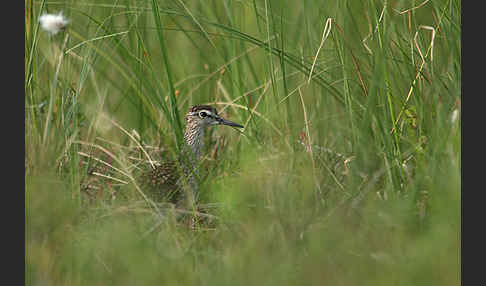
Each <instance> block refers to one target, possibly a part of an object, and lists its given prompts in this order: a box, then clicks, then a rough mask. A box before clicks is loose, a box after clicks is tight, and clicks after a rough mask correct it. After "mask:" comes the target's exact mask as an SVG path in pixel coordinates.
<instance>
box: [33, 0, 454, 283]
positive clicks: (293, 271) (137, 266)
mask: <svg viewBox="0 0 486 286" xmlns="http://www.w3.org/2000/svg"><path fill="white" fill-rule="evenodd" d="M25 2H26V11H25V212H26V222H25V226H26V229H25V230H26V240H25V248H26V258H25V266H26V268H25V277H26V284H27V285H428V286H430V285H459V283H460V281H461V272H460V265H461V253H460V244H461V243H460V242H461V221H460V216H461V215H460V209H461V208H460V200H461V197H460V192H461V187H460V186H461V173H460V170H461V153H460V150H461V116H460V112H461V42H460V39H461V16H460V15H461V1H459V0H435V1H415V0H407V1H377V0H361V1H358V0H342V1H318V0H304V1H277V0H241V1H227V0H221V1H183V0H174V1H164V0H152V1H135V0H121V1H108V0H104V1H87V0H80V1H44V0H39V1H33V0H25ZM59 11H63V15H64V16H65V17H66V18H67V19H69V20H70V22H69V24H68V26H67V28H66V29H65V30H62V31H60V32H59V33H57V34H55V35H49V34H48V33H46V32H45V31H44V30H43V29H42V28H41V26H40V25H39V21H38V18H39V16H40V15H42V14H44V13H58V12H59ZM309 76H311V79H310V80H309ZM194 104H212V105H214V106H215V107H216V108H218V110H220V112H222V113H223V114H224V116H225V117H226V118H228V119H230V120H232V121H235V122H238V123H241V124H243V125H245V129H244V130H243V131H242V132H238V131H237V130H235V129H232V128H228V127H217V128H213V129H210V131H209V132H207V134H206V138H205V140H206V141H205V142H206V144H205V150H204V153H203V154H204V159H203V162H202V166H203V170H204V174H205V176H206V179H205V180H204V181H203V182H202V185H201V192H200V196H199V211H198V212H197V213H194V212H193V211H192V210H186V211H187V212H188V213H189V214H192V215H193V216H194V217H195V218H197V219H198V220H197V221H196V224H195V226H194V228H193V229H192V228H191V227H188V225H187V223H184V222H183V221H181V220H177V219H176V217H175V215H174V214H175V212H176V211H177V210H175V209H173V208H170V207H168V205H167V204H164V203H160V202H154V201H152V200H151V199H150V198H149V197H147V196H146V190H145V189H144V188H143V185H142V184H140V183H139V181H138V180H137V175H138V172H139V169H140V168H143V166H144V165H147V166H148V163H143V162H142V161H143V160H146V159H147V154H148V155H150V156H151V157H153V159H156V160H164V159H166V158H172V157H173V156H174V154H177V152H178V150H179V143H180V142H181V140H182V134H183V128H184V114H185V112H186V111H187V109H188V108H189V107H190V106H192V105H194ZM103 176H104V177H103ZM178 211H179V212H182V211H184V210H178Z"/></svg>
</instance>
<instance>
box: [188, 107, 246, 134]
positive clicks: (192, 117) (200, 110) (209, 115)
mask: <svg viewBox="0 0 486 286" xmlns="http://www.w3.org/2000/svg"><path fill="white" fill-rule="evenodd" d="M186 121H187V122H188V123H193V124H194V123H197V124H198V125H200V126H202V127H206V126H211V125H228V126H233V127H238V128H243V126H242V125H240V124H237V123H234V122H232V121H230V120H227V119H224V118H223V117H221V116H219V115H218V111H217V110H216V108H214V107H212V106H210V105H196V106H193V107H191V108H190V109H189V112H188V113H187V116H186Z"/></svg>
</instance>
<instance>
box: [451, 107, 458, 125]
mask: <svg viewBox="0 0 486 286" xmlns="http://www.w3.org/2000/svg"><path fill="white" fill-rule="evenodd" d="M457 118H459V110H457V109H454V111H452V114H451V123H455V122H456V121H457Z"/></svg>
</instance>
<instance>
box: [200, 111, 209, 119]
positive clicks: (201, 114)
mask: <svg viewBox="0 0 486 286" xmlns="http://www.w3.org/2000/svg"><path fill="white" fill-rule="evenodd" d="M199 116H200V117H201V118H204V117H206V116H208V114H207V113H206V112H204V111H201V112H199Z"/></svg>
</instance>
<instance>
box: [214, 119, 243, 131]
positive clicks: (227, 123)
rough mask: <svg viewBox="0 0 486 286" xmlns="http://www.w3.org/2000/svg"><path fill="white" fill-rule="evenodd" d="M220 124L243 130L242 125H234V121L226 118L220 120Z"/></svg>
mask: <svg viewBox="0 0 486 286" xmlns="http://www.w3.org/2000/svg"><path fill="white" fill-rule="evenodd" d="M218 123H219V124H223V125H228V126H233V127H238V128H243V125H240V124H238V123H234V122H232V121H229V120H226V119H224V118H221V117H220V118H218Z"/></svg>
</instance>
